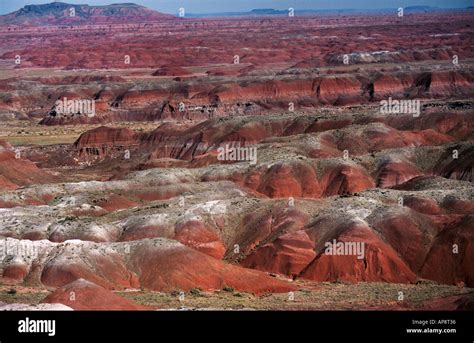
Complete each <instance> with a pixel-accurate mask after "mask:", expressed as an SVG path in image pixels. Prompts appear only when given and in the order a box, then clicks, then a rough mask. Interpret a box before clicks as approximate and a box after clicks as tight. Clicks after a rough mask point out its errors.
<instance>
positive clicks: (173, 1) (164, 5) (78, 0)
mask: <svg viewBox="0 0 474 343" xmlns="http://www.w3.org/2000/svg"><path fill="white" fill-rule="evenodd" d="M62 1H63V2H66V3H70V4H88V5H108V4H113V3H120V2H133V3H136V4H140V5H143V6H146V7H149V8H152V9H154V10H157V11H160V12H165V13H171V14H176V13H177V12H178V9H179V8H180V7H184V8H185V10H186V12H187V13H220V12H243V11H250V10H252V9H255V8H274V9H287V8H289V7H293V8H295V9H343V8H346V9H347V8H351V9H378V8H398V7H406V6H414V5H426V6H435V7H441V8H460V7H468V6H474V0H62ZM50 2H53V0H0V14H6V13H10V12H13V11H16V10H18V9H20V8H21V7H23V6H25V5H33V4H46V3H50Z"/></svg>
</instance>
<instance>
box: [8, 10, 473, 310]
mask: <svg viewBox="0 0 474 343" xmlns="http://www.w3.org/2000/svg"><path fill="white" fill-rule="evenodd" d="M71 9H74V16H71V13H72V12H71ZM473 19H474V14H473V13H472V12H469V11H465V12H462V11H444V12H443V11H438V12H433V13H411V12H408V13H405V14H404V15H402V16H400V15H399V13H397V12H396V11H395V12H394V13H381V14H371V15H364V14H350V15H328V16H324V15H304V16H298V15H296V16H282V15H279V16H261V17H260V16H256V17H252V18H250V17H238V18H236V17H227V18H212V19H210V18H203V19H195V18H194V19H191V18H186V16H184V18H181V17H179V16H177V17H174V16H170V15H165V14H161V13H159V12H156V11H152V10H149V9H146V8H144V7H141V6H138V5H134V4H120V5H111V6H86V5H68V4H65V3H52V4H48V5H41V6H26V7H25V8H23V9H21V10H19V11H17V12H14V13H11V14H8V15H5V16H0V23H1V27H0V31H1V32H0V34H1V39H0V122H1V129H0V237H1V238H2V241H1V244H2V245H1V248H2V249H1V250H0V276H1V279H0V282H1V286H0V292H1V297H0V301H1V302H4V303H5V304H3V305H0V308H2V307H3V308H7V309H21V308H25V307H27V306H36V305H37V304H38V303H40V302H42V303H43V304H42V305H40V307H41V308H53V309H54V308H57V306H59V307H61V306H62V307H61V308H65V307H64V306H67V307H66V308H73V309H77V310H84V309H118V310H120V309H134V310H141V309H156V308H160V309H161V308H178V307H182V306H184V307H191V308H226V309H237V308H256V309H347V308H350V309H447V310H456V309H472V308H473V293H472V292H473V291H472V287H474V263H472V261H473V260H474V245H473V244H474V236H473V235H474V231H473V229H474V202H473V193H474V188H473V186H472V168H473V162H474V145H473V143H472V139H473V138H474V136H473V132H474V131H473V125H474V112H473V101H472V99H473V95H474V86H473V85H474V83H473V78H474V76H473V75H474V74H473V68H474V65H473V61H474V52H473V50H472V47H473V45H474V44H473V43H474V41H473V40H474V35H473V30H474V28H473V26H472V22H473ZM12 287H13V288H14V289H15V290H16V292H13V291H10V289H11V288H12ZM72 291H73V292H75V294H76V295H77V296H76V298H75V299H74V300H71V299H70V297H68V294H70V292H72ZM10 293H11V294H10ZM86 298H87V299H89V300H90V299H93V300H92V301H84V299H86ZM353 299H359V300H357V301H353ZM19 303H21V304H19ZM50 304H62V305H50Z"/></svg>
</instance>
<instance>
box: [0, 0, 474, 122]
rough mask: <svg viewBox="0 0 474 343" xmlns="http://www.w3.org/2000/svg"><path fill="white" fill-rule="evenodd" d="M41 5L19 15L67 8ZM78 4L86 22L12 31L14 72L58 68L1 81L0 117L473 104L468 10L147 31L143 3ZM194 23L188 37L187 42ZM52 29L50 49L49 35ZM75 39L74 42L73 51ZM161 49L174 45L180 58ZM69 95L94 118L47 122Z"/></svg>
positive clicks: (151, 27)
mask: <svg viewBox="0 0 474 343" xmlns="http://www.w3.org/2000/svg"><path fill="white" fill-rule="evenodd" d="M42 6H43V5H38V6H31V8H29V9H28V11H26V12H25V11H23V12H25V13H22V14H15V15H12V16H13V17H14V18H16V19H17V20H20V19H21V18H36V16H37V15H38V16H40V17H41V13H43V12H44V11H46V14H47V15H44V18H50V14H49V13H50V12H51V13H52V14H51V16H52V17H54V18H56V17H57V14H56V12H55V9H54V8H52V9H48V8H46V7H48V6H53V7H54V6H66V4H61V5H59V4H57V5H55V4H51V5H44V6H46V7H45V8H44V9H42V8H43V7H42ZM81 6H82V5H77V7H78V13H79V14H78V16H77V17H76V19H77V20H82V19H84V18H85V17H84V18H83V17H81V15H84V16H86V17H87V18H88V19H87V20H90V21H91V23H90V25H89V26H88V25H84V23H78V24H77V25H76V26H71V28H69V27H51V28H47V30H46V28H44V27H39V28H37V31H36V32H35V31H29V30H28V29H27V28H26V27H24V26H23V29H21V28H12V29H11V30H10V31H8V32H7V34H6V36H5V40H4V41H2V43H1V44H2V51H4V53H3V55H2V56H0V58H1V59H2V60H4V61H5V62H6V63H7V64H8V63H11V65H10V67H11V68H15V69H20V70H21V69H25V68H30V67H42V68H46V69H54V68H58V69H61V70H62V72H61V73H59V75H54V76H52V75H51V73H47V74H46V75H45V74H42V73H39V74H36V75H35V74H32V75H28V76H27V80H28V81H29V82H21V81H20V80H19V79H18V78H17V77H15V75H14V74H9V76H7V77H5V78H3V79H2V80H0V89H2V90H3V93H2V96H1V97H0V110H1V112H0V114H2V113H5V118H11V117H12V116H13V117H16V118H25V117H27V118H35V119H36V118H41V119H42V121H41V123H42V124H45V125H66V124H86V123H89V124H99V123H110V122H116V121H156V120H178V121H181V120H197V121H201V120H206V119H209V118H214V117H225V116H236V115H264V114H268V113H272V112H273V113H275V112H281V111H285V112H290V111H293V110H301V111H308V110H310V109H312V108H315V107H317V108H318V107H325V106H336V107H340V106H347V105H360V104H367V105H370V104H378V103H379V102H380V101H384V100H388V98H390V97H391V98H393V99H421V100H423V99H433V98H437V99H447V98H452V99H463V98H464V99H467V98H470V97H471V96H472V94H473V92H474V89H473V86H472V84H473V79H472V61H471V60H472V58H473V57H474V55H473V54H472V51H471V49H470V46H471V45H472V34H471V32H470V26H469V25H468V23H469V22H470V21H472V14H469V13H466V14H462V13H453V14H450V19H452V24H450V25H448V24H447V22H446V21H445V20H444V18H443V17H441V18H440V17H438V15H437V14H433V15H431V16H423V15H421V16H418V17H417V16H413V17H407V18H404V20H403V21H402V22H400V23H396V25H395V24H394V22H393V20H392V19H393V18H390V17H386V16H381V17H377V18H372V19H373V20H372V21H371V20H370V17H369V18H355V17H348V18H346V19H345V20H347V23H346V24H345V25H343V26H334V27H331V26H330V27H324V25H320V23H326V24H328V25H330V24H331V23H333V18H321V19H318V21H315V20H313V19H312V18H306V17H305V18H299V19H298V27H295V26H294V25H293V23H292V22H291V19H288V18H269V19H268V20H265V21H264V22H260V21H254V20H248V19H241V20H235V19H233V20H216V21H213V20H208V21H199V20H195V19H180V20H172V21H167V20H160V19H159V18H160V15H157V16H158V17H157V21H154V22H152V23H144V22H143V21H144V19H143V20H142V19H141V18H145V17H146V16H147V15H150V18H155V17H154V15H156V14H153V13H151V14H150V13H148V12H146V11H145V10H144V9H143V8H141V7H140V6H136V5H123V6H122V7H123V8H121V7H120V6H119V5H111V6H99V7H97V8H96V9H94V10H92V9H93V8H94V7H93V6H86V7H87V8H85V9H81V10H79V8H82V7H81ZM109 7H110V9H109ZM119 7H120V8H119ZM98 11H99V12H104V13H103V14H100V13H99V12H98ZM109 11H112V12H113V13H114V15H113V16H112V15H111V16H110V17H111V18H115V19H117V18H119V17H120V16H124V18H125V19H124V22H125V23H128V24H123V25H119V24H115V23H111V24H107V25H103V26H100V25H99V24H100V20H101V19H100V18H109ZM142 11H145V12H143V13H142V14H140V13H141V12H142ZM89 12H90V13H89ZM61 13H62V12H61ZM97 13H99V14H97ZM96 16H97V18H96ZM127 16H128V17H130V18H131V19H127V18H128V17H127ZM135 16H136V20H137V24H133V23H134V22H135V21H134V20H135V19H133V18H134V17H135ZM4 17H5V16H4ZM41 18H43V17H41ZM94 18H96V19H97V24H94V20H96V19H94ZM32 20H33V19H32ZM45 20H46V19H45ZM58 20H59V19H58ZM374 22H377V23H378V25H374V24H373V23H374ZM139 23H141V24H139ZM127 25H128V26H127ZM361 25H362V26H361ZM383 25H385V27H384V26H383ZM189 27H193V30H194V31H193V32H194V33H195V35H193V36H192V37H188V36H187V35H186V32H187V30H188V28H189ZM383 27H384V28H383ZM42 30H46V31H44V32H43V31H42ZM210 31H212V32H214V34H213V35H209V34H208V32H210ZM249 31H250V32H255V31H256V32H257V33H256V34H255V37H254V39H252V40H247V41H245V44H244V45H245V46H243V47H242V48H234V47H240V46H242V44H241V43H240V40H241V36H242V33H243V32H249ZM129 32H133V33H134V35H133V42H132V41H131V40H130V39H129ZM160 32H161V33H163V34H160ZM440 32H441V33H440ZM46 33H47V34H48V40H47V41H45V40H44V39H42V35H44V34H46ZM401 33H403V34H401ZM288 37H291V39H290V38H288ZM304 37H312V38H311V39H305V38H304ZM71 40H74V41H75V42H76V43H75V44H74V46H70V45H69V44H68V43H67V42H69V41H71ZM272 42H275V46H278V49H275V48H274V46H273V45H272V44H273V43H272ZM45 44H46V45H45ZM15 47H18V48H15ZM162 47H173V49H175V50H173V51H176V53H168V52H167V51H166V49H162ZM335 51H337V53H335ZM17 56H20V57H21V58H20V61H19V62H20V63H19V64H15V58H16V57H17ZM86 56H87V57H86ZM316 61H317V63H316ZM345 61H346V62H347V63H346V62H345ZM84 70H87V72H84ZM65 97H66V98H68V99H78V100H88V101H94V102H95V106H96V113H95V114H94V115H93V116H84V115H77V113H72V114H71V115H68V116H52V115H50V114H51V112H52V110H54V104H55V102H56V101H58V100H62V99H64V98H65ZM0 118H2V117H1V116H0Z"/></svg>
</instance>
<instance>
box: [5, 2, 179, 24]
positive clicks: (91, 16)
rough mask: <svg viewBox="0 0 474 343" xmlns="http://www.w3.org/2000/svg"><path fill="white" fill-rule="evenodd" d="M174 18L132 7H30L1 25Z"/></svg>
mask: <svg viewBox="0 0 474 343" xmlns="http://www.w3.org/2000/svg"><path fill="white" fill-rule="evenodd" d="M173 18H176V17H174V16H172V15H169V14H164V13H160V12H157V11H154V10H151V9H149V8H146V7H144V6H140V5H136V4H132V3H124V4H112V5H107V6H89V5H75V4H68V3H64V2H53V3H49V4H42V5H27V6H25V7H23V8H21V9H20V10H18V11H16V12H12V13H9V14H6V15H3V16H0V25H32V26H39V25H45V26H48V25H97V24H123V23H127V24H130V23H142V22H155V21H160V20H167V19H168V20H169V19H173Z"/></svg>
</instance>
